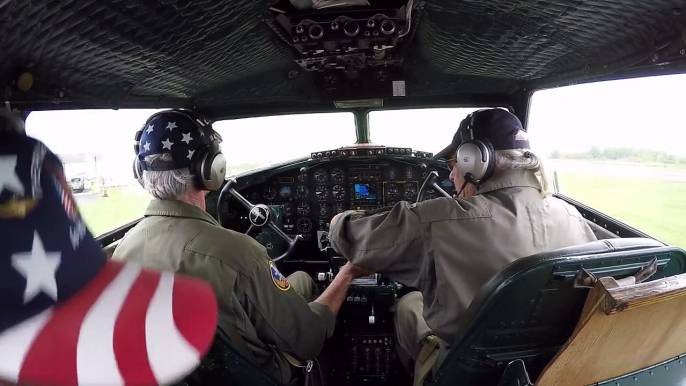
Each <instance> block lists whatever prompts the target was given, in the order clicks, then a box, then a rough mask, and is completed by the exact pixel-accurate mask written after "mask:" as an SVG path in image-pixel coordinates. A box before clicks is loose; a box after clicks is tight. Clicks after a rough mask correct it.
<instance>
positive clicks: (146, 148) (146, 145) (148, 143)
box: [143, 141, 150, 151]
mask: <svg viewBox="0 0 686 386" xmlns="http://www.w3.org/2000/svg"><path fill="white" fill-rule="evenodd" d="M143 148H144V149H145V151H150V142H148V141H145V145H143Z"/></svg>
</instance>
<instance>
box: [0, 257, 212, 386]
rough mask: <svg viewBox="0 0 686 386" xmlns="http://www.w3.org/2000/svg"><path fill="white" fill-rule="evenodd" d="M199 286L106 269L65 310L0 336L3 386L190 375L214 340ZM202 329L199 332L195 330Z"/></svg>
mask: <svg viewBox="0 0 686 386" xmlns="http://www.w3.org/2000/svg"><path fill="white" fill-rule="evenodd" d="M208 291H211V290H210V289H209V288H207V287H205V286H203V285H202V283H199V282H195V281H191V280H189V279H187V278H181V277H178V276H174V275H173V274H171V273H160V272H157V271H149V270H145V269H141V268H139V267H137V266H136V265H133V264H126V265H123V264H119V263H115V262H109V263H108V264H106V265H105V267H104V268H103V269H102V271H101V272H100V273H99V274H98V276H96V278H95V279H93V280H92V281H90V282H89V283H88V284H87V286H86V287H84V288H83V289H82V290H81V291H79V293H77V294H76V295H75V296H74V297H72V298H71V299H70V301H69V302H67V303H66V304H64V305H59V306H57V307H54V308H49V309H47V310H45V311H43V312H41V313H39V314H38V315H36V316H34V317H32V318H30V319H28V320H26V321H24V322H23V323H21V324H19V325H17V326H14V327H12V328H10V329H8V330H6V331H4V332H3V333H2V334H0V378H4V379H8V380H10V381H13V382H19V383H20V384H22V383H25V384H52V385H123V384H131V385H158V384H163V383H168V382H169V381H170V380H178V379H181V378H183V377H184V376H185V375H187V373H188V372H190V371H191V370H192V369H193V368H195V367H196V366H197V365H198V364H199V362H200V359H201V357H202V355H203V354H204V351H205V350H206V349H207V342H208V341H211V339H212V336H213V335H214V330H215V328H216V327H215V324H214V323H213V322H210V323H205V324H204V326H199V325H198V321H199V320H206V321H216V312H217V309H216V303H213V302H212V301H211V300H210V299H212V298H213V297H208V296H207V295H210V293H208ZM198 327H200V328H198Z"/></svg>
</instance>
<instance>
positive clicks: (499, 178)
mask: <svg viewBox="0 0 686 386" xmlns="http://www.w3.org/2000/svg"><path fill="white" fill-rule="evenodd" d="M514 187H527V188H534V189H537V190H539V191H540V190H542V189H543V188H542V187H541V182H540V181H539V180H538V178H537V177H536V174H535V173H534V172H532V171H530V170H507V171H499V172H496V173H495V174H494V175H493V176H492V177H491V178H489V179H488V180H486V181H485V182H484V183H483V184H481V185H480V186H479V189H478V192H479V194H483V193H488V192H492V191H494V190H498V189H505V188H514Z"/></svg>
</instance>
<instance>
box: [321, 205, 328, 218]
mask: <svg viewBox="0 0 686 386" xmlns="http://www.w3.org/2000/svg"><path fill="white" fill-rule="evenodd" d="M328 214H329V207H328V206H326V204H319V215H320V216H321V217H326V216H327V215H328Z"/></svg>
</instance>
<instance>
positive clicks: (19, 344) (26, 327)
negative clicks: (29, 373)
mask: <svg viewBox="0 0 686 386" xmlns="http://www.w3.org/2000/svg"><path fill="white" fill-rule="evenodd" d="M51 314H52V310H51V309H48V310H46V311H43V312H41V313H40V314H38V315H36V316H34V317H32V318H31V319H28V320H26V321H25V322H23V323H21V324H19V325H16V326H14V327H12V328H10V329H8V330H6V331H5V332H3V333H2V334H1V335H0V378H2V379H6V380H8V381H10V382H12V383H17V380H18V379H19V371H20V370H21V364H22V363H23V362H24V359H25V358H26V354H27V353H28V351H29V348H30V347H31V345H32V344H33V341H34V339H36V336H37V335H38V333H39V332H40V331H41V330H42V329H43V326H45V323H47V321H48V319H50V316H51Z"/></svg>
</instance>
